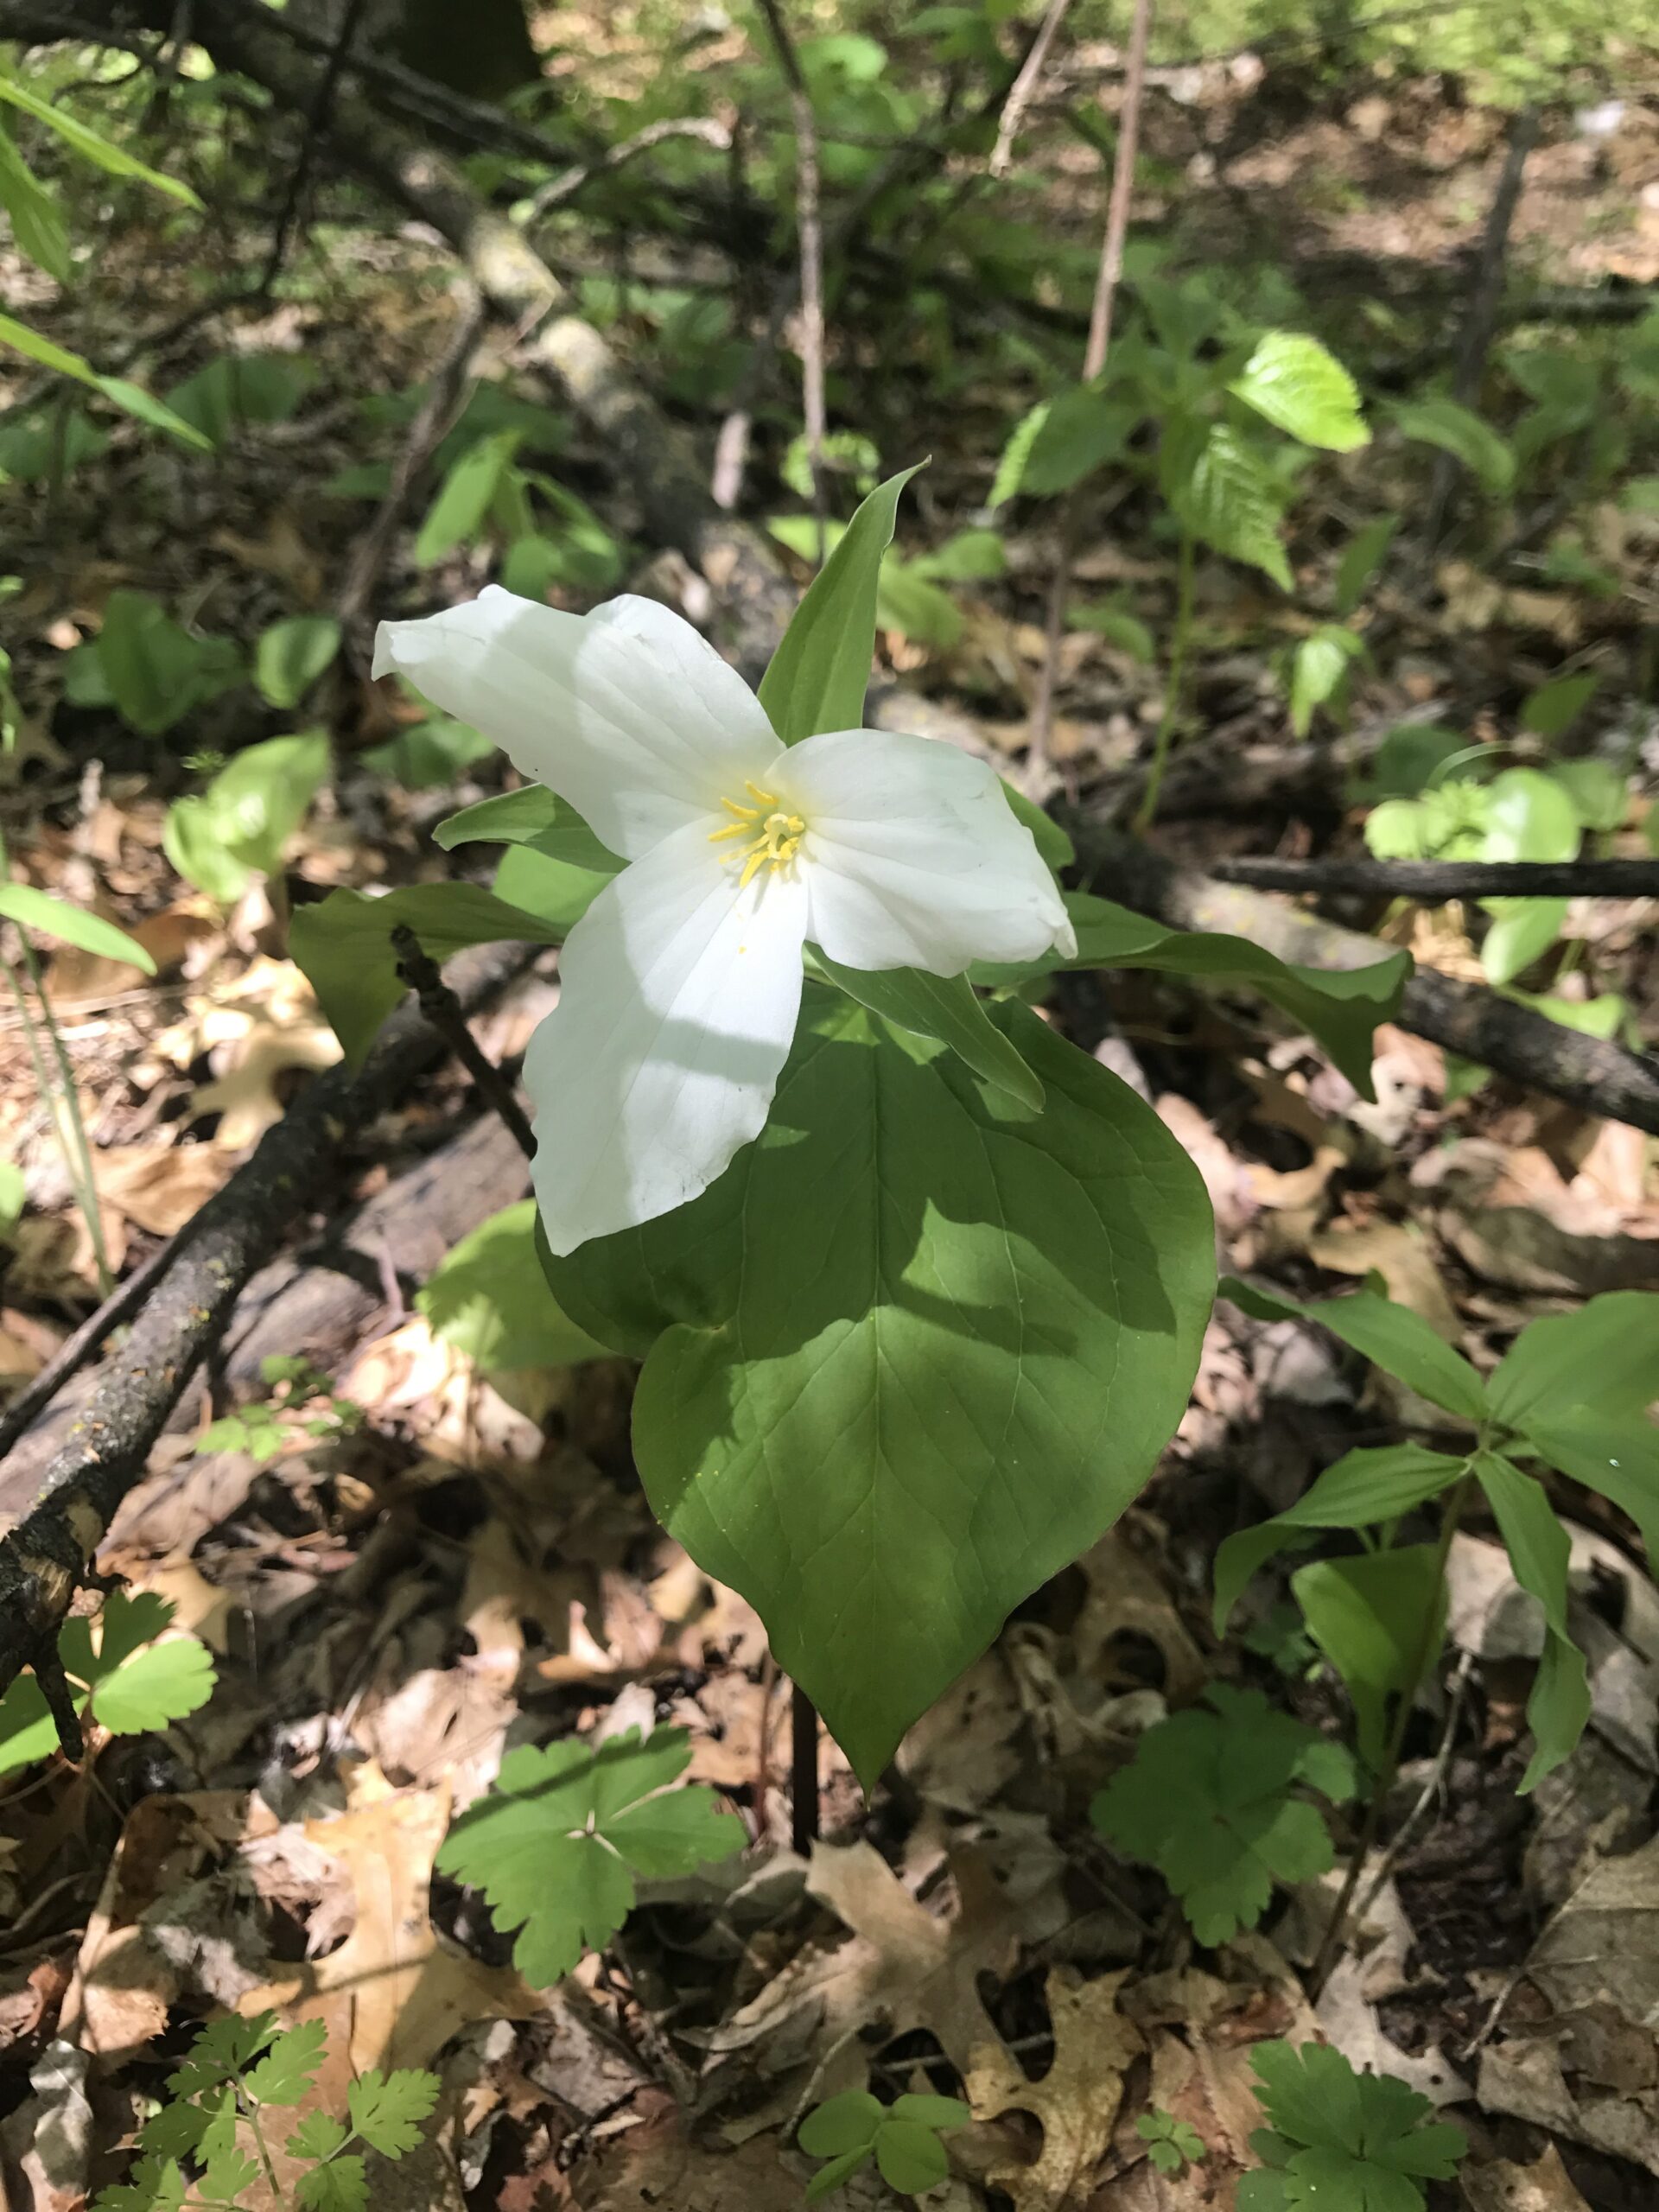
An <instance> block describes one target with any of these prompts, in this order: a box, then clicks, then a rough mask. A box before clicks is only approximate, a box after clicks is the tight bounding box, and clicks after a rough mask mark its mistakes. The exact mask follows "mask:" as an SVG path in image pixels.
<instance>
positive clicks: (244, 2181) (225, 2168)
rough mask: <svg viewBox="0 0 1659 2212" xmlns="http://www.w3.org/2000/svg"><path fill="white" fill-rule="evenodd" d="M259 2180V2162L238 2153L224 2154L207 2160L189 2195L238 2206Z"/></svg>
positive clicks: (226, 2152)
mask: <svg viewBox="0 0 1659 2212" xmlns="http://www.w3.org/2000/svg"><path fill="white" fill-rule="evenodd" d="M259 2179H260V2174H259V2166H258V2162H257V2160H256V2159H253V2158H248V2157H247V2156H246V2155H245V2153H244V2152H240V2151H224V2152H220V2153H219V2157H218V2158H212V2159H210V2160H209V2161H208V2163H207V2166H206V2168H205V2169H204V2170H203V2172H202V2176H201V2178H200V2181H199V2182H197V2183H195V2184H194V2188H193V2190H192V2192H191V2193H192V2195H193V2196H201V2197H205V2198H206V2199H207V2202H209V2203H210V2204H239V2203H240V2202H241V2201H242V2198H243V2196H245V2194H246V2192H247V2191H248V2190H251V2189H252V2188H254V2187H255V2186H256V2185H257V2183H258V2181H259Z"/></svg>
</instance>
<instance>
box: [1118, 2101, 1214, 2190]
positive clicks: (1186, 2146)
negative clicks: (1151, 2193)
mask: <svg viewBox="0 0 1659 2212" xmlns="http://www.w3.org/2000/svg"><path fill="white" fill-rule="evenodd" d="M1135 2133H1136V2134H1137V2135H1138V2136H1139V2137H1140V2138H1141V2141H1142V2142H1143V2143H1144V2144H1146V2145H1147V2158H1150V2159H1151V2161H1152V2163H1153V2164H1154V2166H1155V2167H1156V2168H1157V2169H1158V2171H1159V2172H1160V2174H1178V2173H1179V2171H1181V2168H1182V2167H1183V2166H1184V2165H1186V2164H1193V2165H1196V2164H1198V2161H1199V2159H1200V2158H1203V2156H1204V2153H1205V2141H1204V2138H1203V2136H1202V2135H1200V2134H1199V2133H1198V2129H1197V2128H1196V2127H1194V2126H1193V2125H1192V2121H1191V2120H1177V2119H1176V2117H1175V2115H1174V2113H1173V2112H1166V2111H1165V2110H1164V2108H1163V2107H1162V2106H1161V2105H1154V2107H1153V2108H1152V2110H1151V2111H1150V2112H1143V2113H1141V2116H1140V2117H1139V2119H1138V2120H1136V2121H1135Z"/></svg>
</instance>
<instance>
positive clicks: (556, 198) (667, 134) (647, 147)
mask: <svg viewBox="0 0 1659 2212" xmlns="http://www.w3.org/2000/svg"><path fill="white" fill-rule="evenodd" d="M670 138H696V139H700V140H701V141H702V143H703V144H704V145H705V146H712V147H713V148H714V149H715V151H716V152H717V153H721V154H728V153H729V152H730V151H731V148H732V134H731V132H730V131H729V130H728V129H727V127H726V125H725V124H723V123H721V122H720V121H719V120H718V119H717V118H715V117H714V116H712V115H683V116H665V117H664V118H661V119H660V120H659V121H658V122H656V123H648V124H646V125H645V129H644V130H636V131H635V132H634V134H633V136H632V138H624V139H623V140H622V141H621V142H620V144H618V145H615V146H607V148H606V149H605V151H604V152H603V153H602V154H600V155H598V156H596V157H595V158H594V160H593V161H591V162H578V163H576V165H575V167H574V168H568V169H563V170H562V171H561V172H560V174H559V175H557V176H554V177H550V178H549V179H548V181H547V182H546V183H545V184H543V185H540V186H538V187H537V190H536V191H535V193H534V194H532V195H531V202H530V206H529V207H528V208H527V209H526V210H525V212H524V218H523V220H524V227H525V229H529V228H530V226H531V225H532V224H534V223H538V222H540V220H541V219H542V218H543V215H546V214H549V213H551V211H552V210H553V209H554V208H555V207H563V205H564V203H565V201H566V200H573V199H574V198H575V195H576V194H577V193H579V192H581V191H582V190H584V189H585V188H586V187H587V186H588V185H589V184H591V183H592V182H593V181H594V178H595V177H601V176H609V175H611V173H612V172H613V170H615V169H620V168H622V167H623V166H624V165H625V164H626V162H632V161H633V160H635V159H637V157H638V156H639V155H641V154H647V153H649V152H650V151H651V149H652V147H653V146H660V145H662V144H663V143H664V141H665V140H667V139H670Z"/></svg>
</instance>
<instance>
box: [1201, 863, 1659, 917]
mask: <svg viewBox="0 0 1659 2212" xmlns="http://www.w3.org/2000/svg"><path fill="white" fill-rule="evenodd" d="M1210 873H1211V875H1212V876H1213V877H1214V878H1215V880H1216V881H1217V883H1248V884H1250V885H1252V886H1253V887H1255V889H1256V890H1258V891H1312V892H1321V893H1323V892H1353V893H1359V894H1361V895H1375V896H1377V897H1381V898H1389V899H1416V900H1417V902H1418V903H1419V905H1421V906H1439V905H1440V903H1441V901H1442V900H1444V899H1659V860H1652V861H1373V860H1322V861H1281V860H1224V861H1211V866H1210Z"/></svg>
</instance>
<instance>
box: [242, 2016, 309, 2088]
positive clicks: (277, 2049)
mask: <svg viewBox="0 0 1659 2212" xmlns="http://www.w3.org/2000/svg"><path fill="white" fill-rule="evenodd" d="M327 2042H328V2031H327V2028H326V2027H325V2026H324V2025H323V2023H322V2022H321V2020H302V2021H301V2022H300V2023H299V2024H298V2025H297V2026H296V2027H292V2028H284V2029H283V2031H282V2033H281V2034H280V2035H279V2036H277V2038H276V2039H275V2041H274V2042H273V2043H272V2044H271V2046H270V2050H268V2051H266V2053H265V2055H264V2057H263V2058H262V2059H261V2060H260V2061H259V2063H258V2064H257V2066H255V2067H252V2068H251V2069H250V2070H249V2072H248V2073H247V2075H245V2078H244V2081H243V2084H242V2086H243V2088H244V2089H245V2091H246V2092H247V2094H248V2095H249V2096H251V2098H252V2099H253V2101H254V2102H255V2103H256V2104H259V2105H297V2104H300V2103H302V2102H303V2101H304V2098H305V2094H306V2091H307V2090H308V2088H310V2087H311V2084H312V2083H313V2082H315V2079H316V2077H317V2072H318V2069H320V2067H321V2064H322V2061H323V2054H324V2052H325V2050H326V2049H327Z"/></svg>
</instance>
